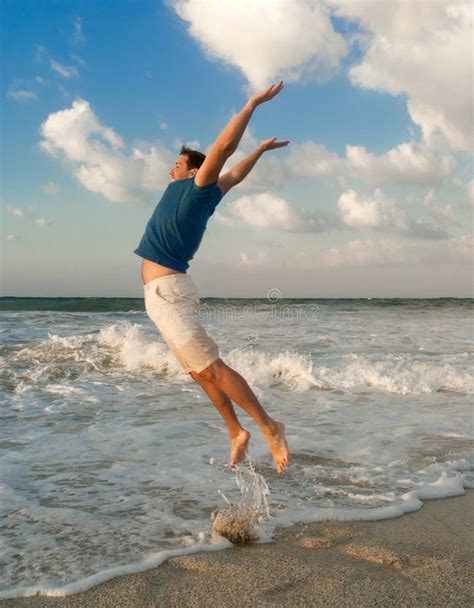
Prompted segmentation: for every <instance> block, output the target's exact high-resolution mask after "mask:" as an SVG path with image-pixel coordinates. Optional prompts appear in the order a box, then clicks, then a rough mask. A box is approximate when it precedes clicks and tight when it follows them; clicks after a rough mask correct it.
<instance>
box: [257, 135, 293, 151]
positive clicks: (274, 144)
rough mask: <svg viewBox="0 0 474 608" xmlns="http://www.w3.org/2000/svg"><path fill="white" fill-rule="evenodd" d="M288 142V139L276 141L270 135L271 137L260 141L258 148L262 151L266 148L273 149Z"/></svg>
mask: <svg viewBox="0 0 474 608" xmlns="http://www.w3.org/2000/svg"><path fill="white" fill-rule="evenodd" d="M289 143H290V140H289V139H285V141H277V138H276V137H272V138H271V139H266V140H265V141H262V142H261V143H260V145H259V148H260V150H261V151H262V152H266V151H267V150H275V149H276V148H283V147H285V146H287V145H288V144H289Z"/></svg>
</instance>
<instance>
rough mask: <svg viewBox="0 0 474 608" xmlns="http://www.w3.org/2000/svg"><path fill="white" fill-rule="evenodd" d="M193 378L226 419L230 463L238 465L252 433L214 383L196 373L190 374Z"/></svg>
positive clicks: (243, 456)
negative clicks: (243, 426) (240, 420)
mask: <svg viewBox="0 0 474 608" xmlns="http://www.w3.org/2000/svg"><path fill="white" fill-rule="evenodd" d="M190 375H191V377H192V378H193V380H195V381H196V382H197V383H198V384H199V385H200V386H201V387H202V389H203V390H204V391H205V392H206V394H207V396H208V397H209V399H210V400H211V401H212V403H213V404H214V406H215V408H216V409H217V411H218V412H219V413H220V415H221V416H222V418H223V419H224V421H225V423H226V425H227V430H228V431H229V436H230V443H231V448H230V462H231V464H236V463H237V462H239V461H240V460H242V459H243V458H245V454H246V451H247V445H248V442H249V439H250V433H249V432H248V431H246V430H245V429H244V428H242V426H241V424H240V422H239V419H238V418H237V415H236V413H235V410H234V407H233V405H232V401H231V400H230V399H229V397H227V395H226V394H225V393H223V392H222V391H221V390H220V388H218V387H217V386H216V385H215V384H213V383H212V382H209V381H208V380H205V379H204V378H202V377H201V376H200V375H199V374H197V373H196V372H190Z"/></svg>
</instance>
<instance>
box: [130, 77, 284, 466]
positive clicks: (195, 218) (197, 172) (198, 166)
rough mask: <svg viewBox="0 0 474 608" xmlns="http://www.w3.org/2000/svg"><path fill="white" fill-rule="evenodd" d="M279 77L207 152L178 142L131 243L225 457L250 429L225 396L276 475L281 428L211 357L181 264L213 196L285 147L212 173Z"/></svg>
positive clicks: (156, 317)
mask: <svg viewBox="0 0 474 608" xmlns="http://www.w3.org/2000/svg"><path fill="white" fill-rule="evenodd" d="M282 88H283V82H280V83H279V84H277V85H272V86H271V87H269V88H268V89H267V90H266V91H264V92H263V93H259V94H257V95H253V96H252V97H250V99H249V100H248V102H247V103H246V104H245V106H244V107H243V108H242V110H241V111H240V112H239V113H238V114H236V115H235V116H233V118H232V119H231V120H230V122H229V123H228V125H227V126H226V127H225V128H224V129H223V131H222V132H221V133H220V135H219V136H218V138H217V139H216V141H215V142H214V144H213V145H212V147H211V149H210V151H209V153H208V155H207V156H204V154H201V153H200V152H196V151H193V150H190V149H188V148H186V147H184V146H183V148H182V149H181V153H180V155H179V156H178V159H177V160H176V163H175V165H174V167H173V168H172V169H171V170H170V176H171V178H172V182H171V183H170V184H169V186H168V188H167V189H166V190H165V192H164V194H163V196H162V198H161V200H160V202H159V203H158V205H157V207H156V209H155V211H154V212H153V215H152V217H151V219H150V221H149V222H148V224H147V227H146V231H145V234H144V236H143V238H142V240H141V242H140V245H139V246H138V248H137V249H136V250H135V251H134V253H136V254H137V255H139V256H141V257H142V258H143V263H142V279H143V283H144V292H145V307H146V311H147V314H148V316H149V317H150V319H152V321H153V322H154V323H155V324H156V326H157V327H158V329H159V331H160V333H161V335H162V336H163V339H164V340H165V342H166V343H167V344H168V346H169V347H170V349H171V350H172V351H173V353H174V354H175V356H176V358H177V359H178V361H179V362H180V363H181V365H182V366H183V368H184V369H185V370H186V371H187V372H188V373H189V374H190V375H191V376H192V378H193V379H194V380H195V381H196V382H197V383H198V384H199V385H200V386H201V387H202V388H203V389H204V391H205V392H206V393H207V395H208V396H209V398H210V400H211V401H212V403H213V404H214V406H215V407H216V409H217V410H218V411H219V413H220V414H221V415H222V417H223V418H224V421H225V423H226V425H227V428H228V431H229V436H230V440H231V463H232V464H235V463H237V462H239V461H240V460H242V458H244V456H245V454H246V450H247V446H248V442H249V438H250V433H249V432H248V431H246V430H245V429H244V428H243V427H242V426H241V424H240V422H239V420H238V418H237V416H236V414H235V411H234V408H233V406H232V401H235V403H237V404H238V405H239V406H240V407H241V408H242V409H244V410H245V411H246V412H247V413H248V414H249V415H250V416H251V417H252V418H253V419H254V420H255V422H256V423H257V424H258V425H259V427H260V429H261V431H262V433H263V435H264V437H265V439H266V441H267V443H268V446H269V448H270V450H271V453H272V456H273V460H274V462H275V467H276V470H277V471H278V472H279V473H281V472H282V471H283V469H284V468H285V466H286V464H287V463H288V460H289V450H288V444H287V442H286V437H285V426H284V424H283V423H282V422H278V421H276V420H273V419H272V418H270V416H269V415H268V414H267V413H266V412H265V410H264V409H263V408H262V406H261V405H260V403H259V401H258V399H257V397H256V396H255V394H254V393H253V391H252V389H251V388H250V387H249V385H248V384H247V382H246V381H245V380H244V378H242V376H240V374H238V373H237V372H236V371H235V370H233V369H232V368H230V367H229V366H228V365H226V364H225V363H224V362H223V361H222V359H221V358H220V357H219V350H218V347H217V345H216V343H215V342H214V341H213V340H212V339H211V338H210V337H209V336H208V335H207V333H206V331H205V329H204V327H203V326H202V324H201V322H200V320H199V314H198V307H199V295H198V292H197V289H196V286H195V285H194V283H193V281H192V279H191V277H190V276H189V275H188V274H186V270H187V268H188V265H189V264H188V262H189V260H191V259H192V257H193V255H194V254H195V253H196V251H197V249H198V247H199V244H200V242H201V239H202V236H203V234H204V230H205V229H206V224H207V220H208V219H209V217H210V216H211V215H212V214H213V212H214V210H215V208H216V205H217V204H218V203H219V201H220V200H221V198H222V197H223V196H224V195H225V194H226V193H227V192H228V191H229V190H230V189H231V188H232V187H233V186H235V185H236V184H238V183H239V182H241V181H242V180H243V179H244V178H245V177H246V175H248V173H249V172H250V171H251V169H252V168H253V166H254V165H255V163H256V162H257V160H258V159H259V158H260V156H261V155H262V154H263V153H264V152H266V151H267V150H273V149H275V148H281V147H283V146H286V145H288V143H289V142H288V141H277V140H276V137H273V138H272V139H269V140H266V141H264V142H262V143H261V144H260V145H259V146H258V148H257V149H256V150H255V151H254V152H252V154H249V155H248V156H247V157H246V158H244V159H243V160H241V161H240V162H239V163H237V164H236V165H235V166H234V167H232V169H230V171H228V172H226V173H224V174H223V175H222V176H221V175H220V173H221V169H222V167H223V166H224V164H225V162H226V161H227V159H228V158H229V157H230V156H231V155H232V154H233V153H234V152H235V151H236V149H237V146H238V144H239V142H240V140H241V138H242V135H243V134H244V131H245V129H246V127H247V124H248V122H249V120H250V118H251V117H252V114H253V112H254V111H255V109H256V108H257V107H258V106H259V105H261V104H263V103H265V102H268V101H270V100H271V99H273V98H274V97H275V96H276V95H278V93H280V91H281V90H282Z"/></svg>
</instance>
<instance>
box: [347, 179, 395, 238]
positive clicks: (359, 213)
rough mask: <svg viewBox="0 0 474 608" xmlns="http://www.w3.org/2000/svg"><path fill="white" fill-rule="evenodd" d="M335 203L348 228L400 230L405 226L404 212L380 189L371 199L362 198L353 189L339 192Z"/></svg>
mask: <svg viewBox="0 0 474 608" xmlns="http://www.w3.org/2000/svg"><path fill="white" fill-rule="evenodd" d="M337 204H338V207H339V209H340V210H341V215H342V221H343V222H344V224H345V225H346V226H349V227H350V228H383V227H392V228H396V229H398V230H402V231H405V230H406V228H407V220H406V215H405V213H404V212H403V211H402V210H400V209H398V208H397V206H396V203H395V201H394V200H392V199H388V198H386V197H385V195H384V193H383V192H382V191H381V190H380V189H377V190H376V191H375V192H374V195H373V198H371V199H370V198H369V199H367V198H364V199H363V198H361V197H360V196H359V195H358V194H357V192H355V191H354V190H348V191H347V192H344V193H343V194H341V196H340V197H339V200H338V201H337Z"/></svg>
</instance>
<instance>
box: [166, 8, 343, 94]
mask: <svg viewBox="0 0 474 608" xmlns="http://www.w3.org/2000/svg"><path fill="white" fill-rule="evenodd" d="M170 3H171V6H172V7H173V8H174V10H175V11H176V13H177V14H178V15H179V16H180V17H181V18H182V19H183V20H185V21H187V22H188V23H189V33H190V34H191V36H193V38H195V39H196V40H197V42H198V43H199V44H200V46H201V47H202V49H203V51H204V52H205V53H206V54H207V55H208V56H209V57H211V58H212V59H217V60H219V61H221V62H223V63H224V64H226V65H232V66H234V67H236V68H238V69H239V70H240V71H241V72H242V73H243V75H244V76H245V78H246V79H247V81H248V82H249V84H250V87H251V88H253V89H258V88H262V87H264V86H266V85H268V84H269V83H270V82H272V81H275V80H278V79H280V78H283V79H285V80H286V81H288V82H293V81H298V80H314V81H317V82H325V81H327V80H328V79H329V78H330V77H331V75H332V74H333V73H335V72H336V71H337V70H338V68H339V64H340V61H341V59H342V58H343V57H344V56H345V55H346V53H347V45H346V42H345V40H344V38H343V37H342V36H341V35H340V34H338V33H337V32H335V31H334V29H333V27H332V23H331V20H330V16H329V11H328V9H327V7H326V6H325V5H324V3H321V2H315V1H314V0H272V1H271V2H269V1H268V0H252V2H241V1H240V0H227V1H225V2H224V1H222V0H206V2H202V1H200V0H170ZM216 24H218V27H216Z"/></svg>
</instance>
